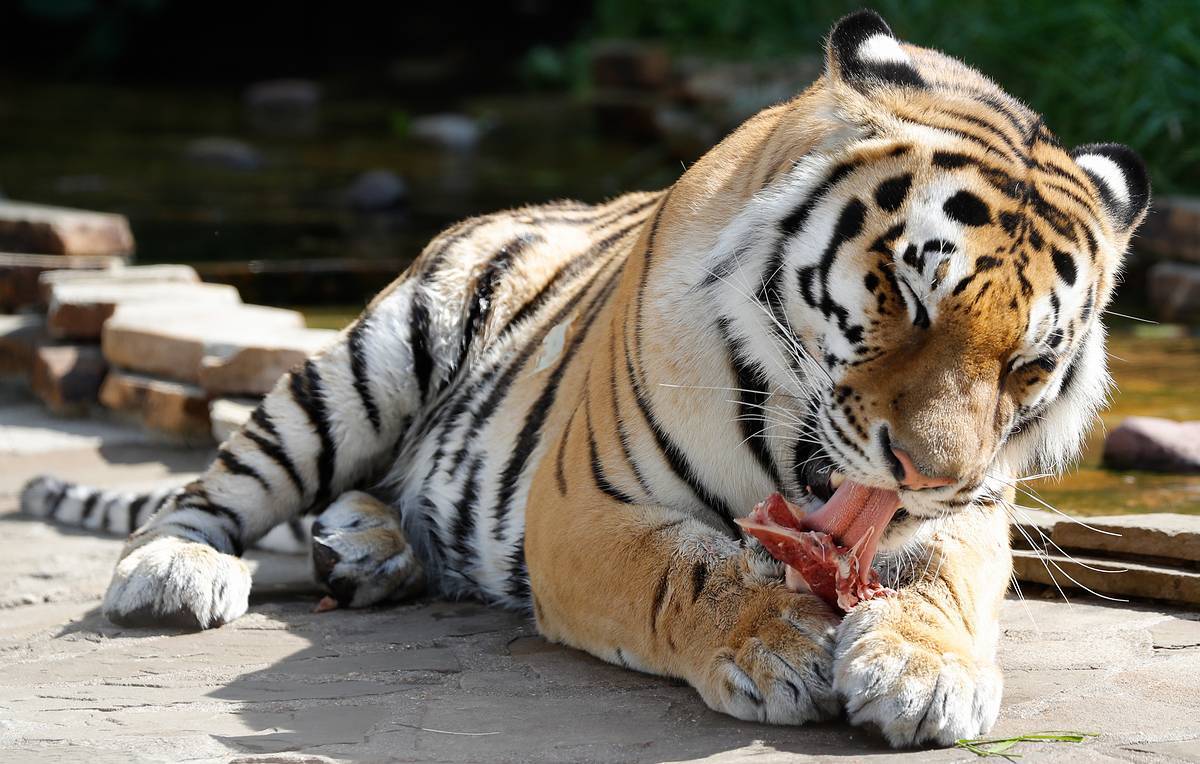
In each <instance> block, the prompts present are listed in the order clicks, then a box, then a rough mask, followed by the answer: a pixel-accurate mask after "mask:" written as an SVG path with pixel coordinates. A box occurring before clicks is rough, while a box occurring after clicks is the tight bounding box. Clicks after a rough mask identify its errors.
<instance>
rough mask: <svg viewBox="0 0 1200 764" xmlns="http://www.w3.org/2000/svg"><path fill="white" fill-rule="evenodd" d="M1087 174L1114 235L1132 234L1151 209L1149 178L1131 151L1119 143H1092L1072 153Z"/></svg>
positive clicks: (1134, 153) (1142, 165) (1143, 165)
mask: <svg viewBox="0 0 1200 764" xmlns="http://www.w3.org/2000/svg"><path fill="white" fill-rule="evenodd" d="M1071 157H1072V158H1074V160H1075V164H1077V165H1079V167H1080V169H1082V170H1083V171H1084V172H1086V173H1087V174H1088V177H1089V178H1091V179H1092V183H1094V184H1096V190H1097V192H1099V194H1100V202H1101V203H1102V204H1103V205H1104V210H1105V212H1107V213H1108V218H1109V221H1111V223H1112V226H1113V229H1114V230H1116V231H1117V233H1131V232H1132V231H1133V229H1134V228H1137V226H1138V223H1141V222H1142V218H1144V217H1145V216H1146V209H1147V208H1148V207H1149V206H1150V177H1149V176H1148V175H1147V174H1146V165H1145V164H1143V163H1142V158H1141V157H1139V156H1138V155H1137V152H1135V151H1134V150H1133V149H1131V148H1129V147H1128V146H1123V145H1121V144H1120V143H1091V144H1088V145H1087V146H1080V147H1078V148H1076V149H1074V150H1073V151H1071Z"/></svg>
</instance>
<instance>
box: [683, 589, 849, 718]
mask: <svg viewBox="0 0 1200 764" xmlns="http://www.w3.org/2000/svg"><path fill="white" fill-rule="evenodd" d="M747 599H748V600H749V601H748V602H747V607H745V608H744V609H743V611H742V614H741V617H740V618H739V619H738V623H737V624H736V626H735V627H734V629H733V630H732V632H731V634H730V635H729V636H728V637H727V638H726V639H724V640H723V642H724V644H723V645H722V646H721V647H720V648H718V649H717V651H716V652H715V654H713V655H712V657H711V659H710V661H709V663H708V665H707V667H706V672H705V674H704V676H703V677H702V679H701V681H700V682H697V683H696V686H697V689H698V690H699V691H700V695H701V697H703V698H704V702H705V703H707V704H708V706H709V708H712V709H714V710H717V711H722V712H724V713H727V714H729V715H730V716H734V717H737V718H738V719H744V720H746V721H758V722H769V723H771V724H802V723H804V722H809V721H819V720H822V719H829V718H831V717H834V716H837V715H838V713H839V712H840V710H841V709H840V704H839V703H838V699H837V695H836V693H835V692H834V690H833V686H832V673H831V670H832V666H833V626H834V621H833V620H832V617H831V614H830V612H829V610H828V608H826V607H825V605H824V604H823V603H821V602H820V601H819V600H817V598H816V597H814V596H812V595H810V594H796V593H794V592H790V591H787V590H786V589H784V588H783V587H781V586H780V587H772V588H769V589H765V590H763V591H760V592H756V593H753V594H749V595H748V597H747Z"/></svg>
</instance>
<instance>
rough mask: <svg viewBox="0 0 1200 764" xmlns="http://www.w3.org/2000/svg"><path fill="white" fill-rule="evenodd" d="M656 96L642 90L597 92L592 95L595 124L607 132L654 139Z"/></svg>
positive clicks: (655, 134) (641, 138) (631, 137)
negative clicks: (634, 91)
mask: <svg viewBox="0 0 1200 764" xmlns="http://www.w3.org/2000/svg"><path fill="white" fill-rule="evenodd" d="M658 109H659V98H658V97H657V96H654V95H646V94H642V93H622V92H616V91H604V92H599V93H597V94H596V95H595V96H593V98H592V113H593V115H594V116H595V120H596V126H597V127H598V128H599V129H600V130H601V131H603V132H604V133H605V134H607V135H615V136H620V137H622V138H628V139H632V140H657V139H658V138H659V137H660V133H659V125H658V119H659V115H658Z"/></svg>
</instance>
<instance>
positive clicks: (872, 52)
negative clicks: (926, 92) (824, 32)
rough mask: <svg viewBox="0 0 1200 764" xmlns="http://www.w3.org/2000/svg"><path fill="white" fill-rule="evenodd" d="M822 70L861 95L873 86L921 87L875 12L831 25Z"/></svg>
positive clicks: (922, 83) (921, 81)
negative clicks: (823, 68)
mask: <svg viewBox="0 0 1200 764" xmlns="http://www.w3.org/2000/svg"><path fill="white" fill-rule="evenodd" d="M825 69H826V72H827V74H828V75H829V76H830V77H831V78H832V79H835V80H840V81H842V82H845V83H847V84H849V85H850V86H851V87H853V88H854V89H855V90H857V91H859V92H860V93H864V94H866V93H867V92H868V91H869V90H870V89H871V87H872V86H875V85H900V86H907V87H917V88H923V87H925V79H924V78H923V77H922V76H921V73H920V72H918V71H917V69H916V67H915V66H914V65H913V61H912V58H911V57H910V56H909V55H908V54H907V53H905V52H904V48H902V47H900V41H899V40H897V39H896V36H895V35H894V34H892V29H891V27H889V26H888V24H887V22H886V21H884V20H883V17H882V16H880V15H879V14H878V13H876V12H875V11H868V10H862V11H857V12H855V13H851V14H850V15H849V16H846V17H844V18H843V19H842V20H841V21H839V22H838V23H837V24H834V26H833V29H832V30H831V31H830V32H829V40H828V42H827V43H826V45H825Z"/></svg>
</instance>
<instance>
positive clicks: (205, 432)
mask: <svg viewBox="0 0 1200 764" xmlns="http://www.w3.org/2000/svg"><path fill="white" fill-rule="evenodd" d="M100 402H101V403H103V404H104V405H105V406H106V407H108V408H109V409H112V410H113V411H116V412H119V413H122V414H124V415H126V416H130V417H132V418H134V419H135V420H137V422H138V423H139V424H141V425H142V426H143V427H148V428H151V429H154V430H158V431H159V432H164V433H169V434H172V435H177V436H180V437H182V438H183V439H185V440H186V441H188V442H193V441H198V442H207V441H208V440H209V439H210V438H211V437H212V427H211V425H210V422H209V418H208V396H207V395H205V393H204V391H203V390H201V389H200V388H199V387H196V386H195V385H187V384H181V383H179V382H172V381H169V380H165V379H156V378H154V377H151V376H146V375H143V374H133V373H131V372H127V371H120V370H116V369H114V370H112V371H111V372H109V374H108V376H107V377H106V378H105V380H104V385H103V386H102V387H101V388H100Z"/></svg>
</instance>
